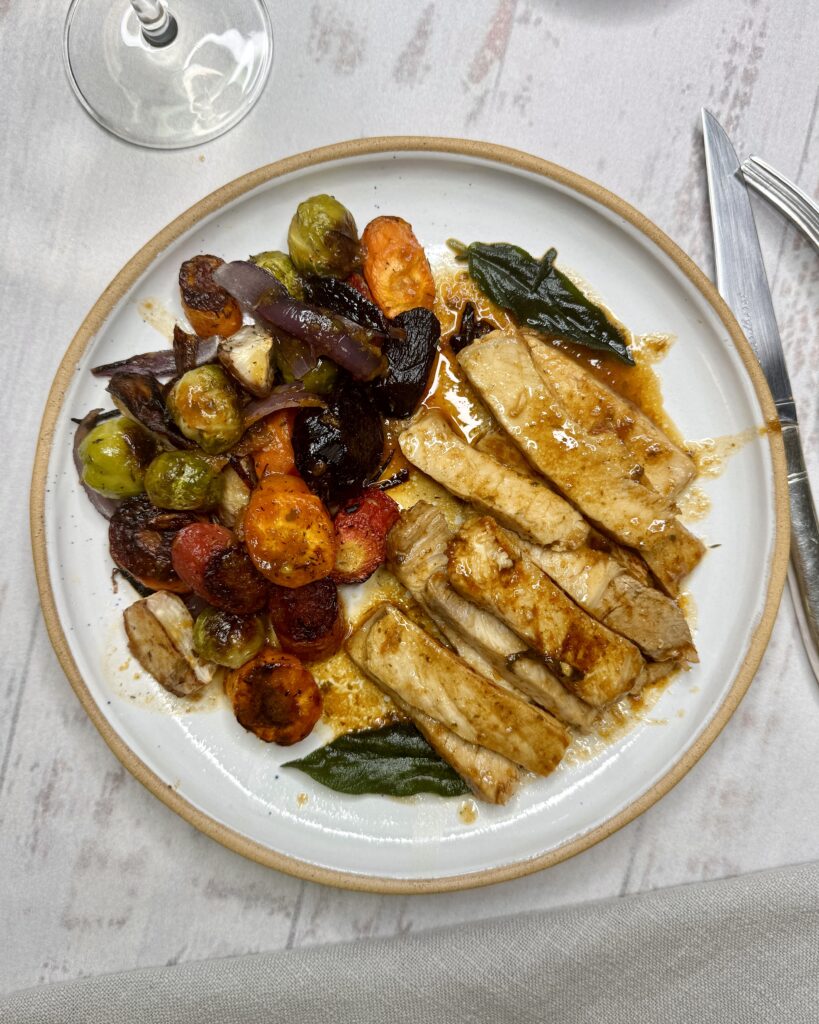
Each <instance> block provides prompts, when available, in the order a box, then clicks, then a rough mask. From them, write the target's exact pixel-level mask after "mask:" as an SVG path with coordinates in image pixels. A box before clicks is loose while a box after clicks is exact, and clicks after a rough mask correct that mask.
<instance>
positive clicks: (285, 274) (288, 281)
mask: <svg viewBox="0 0 819 1024" xmlns="http://www.w3.org/2000/svg"><path fill="white" fill-rule="evenodd" d="M250 259H251V261H252V262H253V263H255V264H256V266H257V267H264V269H265V270H269V271H270V273H271V274H272V275H273V276H274V277H275V278H276V279H277V280H278V281H280V282H281V283H282V284H283V285H284V287H285V288H286V289H287V290H288V292H289V293H290V294H291V295H292V296H293V298H294V299H299V300H303V299H304V284H303V282H302V279H301V277H299V272H298V271H297V270H296V268H295V267H294V266H293V261H292V260H291V259H290V257H289V256H288V255H287V253H286V252H279V250H278V249H271V250H270V252H258V253H256V255H255V256H251V257H250Z"/></svg>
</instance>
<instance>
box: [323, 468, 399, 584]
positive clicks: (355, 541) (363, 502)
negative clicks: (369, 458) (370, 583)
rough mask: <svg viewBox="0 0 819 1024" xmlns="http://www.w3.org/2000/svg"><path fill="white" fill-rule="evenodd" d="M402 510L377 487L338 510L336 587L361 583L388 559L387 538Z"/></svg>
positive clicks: (336, 525)
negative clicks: (341, 584)
mask: <svg viewBox="0 0 819 1024" xmlns="http://www.w3.org/2000/svg"><path fill="white" fill-rule="evenodd" d="M400 512H401V510H400V509H399V507H398V505H397V504H396V503H395V502H394V501H393V500H392V498H391V497H390V496H389V495H388V494H385V493H384V492H383V491H382V490H380V489H379V488H377V487H368V488H367V490H366V491H364V493H363V494H361V495H360V496H359V497H358V498H354V499H353V500H352V501H349V502H347V503H346V504H345V505H343V506H342V507H341V509H340V510H339V512H338V514H337V515H336V518H335V521H334V524H333V525H334V526H335V529H336V564H335V567H334V568H333V579H334V580H336V582H338V583H363V582H364V580H366V579H369V578H370V576H372V574H373V573H374V572H375V570H376V569H377V568H378V567H379V565H383V563H384V562H385V561H386V559H387V534H388V533H389V531H390V529H391V528H392V527H393V526H394V525H395V523H396V522H397V520H398V517H399V515H400Z"/></svg>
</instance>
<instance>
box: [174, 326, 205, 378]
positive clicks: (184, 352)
mask: <svg viewBox="0 0 819 1024" xmlns="http://www.w3.org/2000/svg"><path fill="white" fill-rule="evenodd" d="M198 348H199V339H198V338H197V337H196V335H195V334H188V332H187V331H183V330H182V328H181V327H180V326H179V324H174V328H173V362H174V369H175V370H176V373H177V376H180V377H181V376H182V374H183V373H187V372H188V370H192V369H193V368H194V366H196V353H197V350H198Z"/></svg>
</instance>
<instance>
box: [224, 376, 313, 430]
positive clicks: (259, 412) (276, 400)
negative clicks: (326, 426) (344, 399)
mask: <svg viewBox="0 0 819 1024" xmlns="http://www.w3.org/2000/svg"><path fill="white" fill-rule="evenodd" d="M326 404H327V403H326V402H324V401H323V400H322V399H321V398H319V396H318V395H314V394H312V393H311V392H309V391H305V389H304V388H303V387H302V386H301V384H281V385H279V387H277V388H273V390H272V391H271V392H270V394H269V395H267V397H266V398H258V399H256V401H255V402H249V403H248V404H247V405H246V406H245V407H244V409H243V410H242V417H243V419H244V424H245V427H250V426H252V425H253V424H254V423H256V422H257V421H258V420H261V419H264V417H265V416H269V415H270V414H271V413H273V412H278V411H279V410H280V409H304V408H310V407H312V408H315V409H323V408H324V407H325V405H326Z"/></svg>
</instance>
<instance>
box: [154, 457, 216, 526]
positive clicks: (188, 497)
mask: <svg viewBox="0 0 819 1024" xmlns="http://www.w3.org/2000/svg"><path fill="white" fill-rule="evenodd" d="M220 491H221V487H220V484H219V477H218V476H217V474H216V473H215V472H214V471H213V467H212V466H211V464H210V463H209V462H208V460H207V459H205V458H203V457H202V456H201V455H195V454H194V453H193V452H163V453H162V454H161V455H157V457H156V458H155V459H154V461H153V462H152V463H151V464H150V466H148V471H147V472H146V474H145V492H146V494H147V495H148V497H149V498H150V499H151V501H152V502H153V503H154V505H156V506H157V507H158V508H173V509H177V510H178V511H180V512H181V511H193V510H194V509H198V508H202V509H205V508H212V507H213V506H214V505H216V504H218V502H219V498H220Z"/></svg>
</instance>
